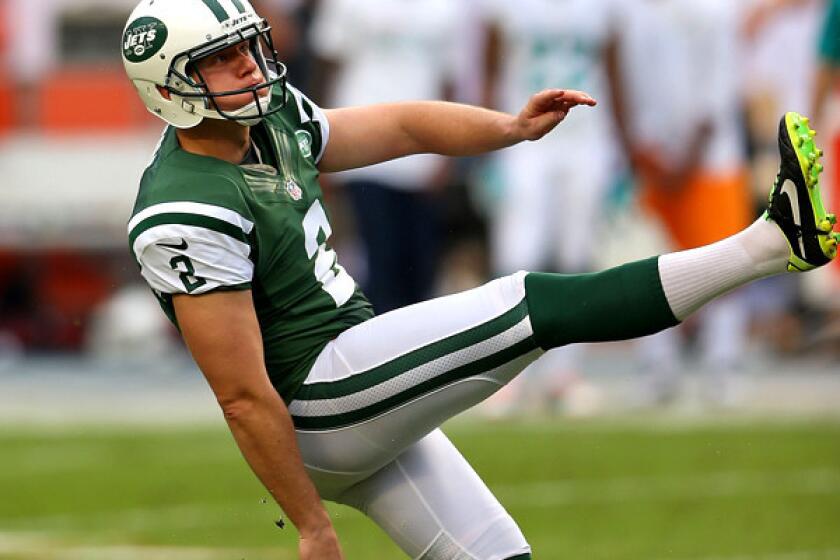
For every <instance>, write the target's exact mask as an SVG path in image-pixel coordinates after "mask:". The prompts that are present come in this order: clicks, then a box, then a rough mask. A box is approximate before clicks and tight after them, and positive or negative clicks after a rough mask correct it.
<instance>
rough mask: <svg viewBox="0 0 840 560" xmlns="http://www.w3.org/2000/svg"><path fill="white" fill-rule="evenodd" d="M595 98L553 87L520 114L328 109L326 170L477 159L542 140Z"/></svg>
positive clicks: (435, 104) (412, 107)
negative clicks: (406, 159)
mask: <svg viewBox="0 0 840 560" xmlns="http://www.w3.org/2000/svg"><path fill="white" fill-rule="evenodd" d="M578 105H588V106H594V105H595V100H594V99H592V98H591V97H589V95H587V94H585V93H583V92H580V91H574V90H561V89H548V90H544V91H541V92H539V93H537V94H535V95H533V96H532V97H531V99H529V100H528V103H527V104H526V105H525V107H524V108H523V109H522V111H521V112H520V113H519V114H518V115H510V114H507V113H500V112H497V111H491V110H489V109H482V108H480V107H473V106H470V105H460V104H457V103H446V102H442V101H417V102H405V103H390V104H382V105H371V106H367V107H351V108H346V109H332V110H328V111H326V115H327V119H328V120H329V125H330V136H329V142H328V143H327V146H326V150H325V152H324V156H323V158H322V159H321V161H320V165H319V167H320V169H321V171H326V172H333V171H343V170H345V169H353V168H356V167H364V166H366V165H372V164H375V163H380V162H383V161H388V160H391V159H396V158H399V157H403V156H407V155H412V154H423V153H432V154H441V155H446V156H472V155H478V154H483V153H486V152H491V151H493V150H499V149H502V148H507V147H508V146H513V145H514V144H518V143H519V142H523V141H525V140H538V139H540V138H542V137H543V136H545V135H546V134H548V133H549V132H551V130H553V129H554V127H556V126H557V125H558V124H560V122H561V121H563V119H565V118H566V115H567V114H568V113H569V111H570V110H571V109H572V108H573V107H576V106H578Z"/></svg>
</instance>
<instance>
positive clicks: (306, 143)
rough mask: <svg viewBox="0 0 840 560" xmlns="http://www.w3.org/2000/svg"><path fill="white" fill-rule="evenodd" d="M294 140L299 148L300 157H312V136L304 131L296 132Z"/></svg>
mask: <svg viewBox="0 0 840 560" xmlns="http://www.w3.org/2000/svg"><path fill="white" fill-rule="evenodd" d="M295 138H296V139H297V143H298V147H299V148H300V155H302V156H303V157H305V158H309V157H312V135H311V134H309V132H307V131H306V130H298V131H297V132H295Z"/></svg>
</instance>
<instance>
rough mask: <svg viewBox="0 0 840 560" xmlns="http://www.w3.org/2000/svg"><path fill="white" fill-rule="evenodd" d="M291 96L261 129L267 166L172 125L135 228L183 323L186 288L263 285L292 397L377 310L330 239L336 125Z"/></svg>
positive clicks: (259, 300)
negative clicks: (317, 364) (218, 150)
mask: <svg viewBox="0 0 840 560" xmlns="http://www.w3.org/2000/svg"><path fill="white" fill-rule="evenodd" d="M282 95H283V94H282V93H276V94H275V95H274V98H273V99H272V108H273V107H276V106H277V105H276V104H278V103H283V98H282ZM286 97H287V100H286V103H285V106H284V108H283V110H281V111H280V112H278V113H276V114H274V115H271V116H269V117H267V118H265V119H264V120H263V122H262V123H260V124H259V125H257V126H255V127H252V128H251V137H252V139H253V140H254V143H255V145H256V147H257V151H258V153H259V154H260V156H261V162H262V163H259V164H249V165H234V164H232V163H229V162H226V161H222V160H219V159H216V158H212V157H206V156H200V155H196V154H192V153H189V152H186V151H184V150H183V149H181V147H180V144H179V142H178V139H177V137H176V135H175V131H174V129H172V128H171V127H169V128H167V129H166V131H165V132H164V135H163V138H162V139H161V143H160V146H159V148H158V150H157V152H156V154H155V157H154V159H153V160H152V162H151V164H150V165H149V167H148V168H147V169H146V171H145V173H144V174H143V178H142V180H141V182H140V191H139V193H138V195H137V202H136V204H135V207H134V212H133V214H132V218H131V221H130V222H129V225H128V232H129V246H130V248H131V251H132V253H133V255H134V257H135V258H136V260H137V262H138V264H139V265H140V271H141V274H142V275H143V278H144V279H145V280H146V281H147V282H148V284H149V286H150V287H151V288H152V291H153V292H154V293H155V295H156V296H157V298H158V300H159V301H160V304H161V307H162V308H163V310H164V312H165V313H166V315H167V316H168V317H169V319H170V320H171V321H172V322H173V323H175V324H176V326H177V321H176V318H175V313H174V309H173V305H172V296H173V295H175V294H193V295H198V294H205V293H207V292H211V291H214V290H248V289H250V290H251V291H252V295H253V300H254V307H255V308H256V312H257V317H258V319H259V323H260V330H261V332H262V338H263V345H264V349H265V364H266V367H267V369H268V374H269V377H270V378H271V382H272V383H273V385H274V387H275V388H276V389H277V391H278V392H279V393H280V394H281V395H282V396H283V398H284V399H285V400H286V401H287V402H289V401H290V400H291V398H292V397H293V395H294V393H295V392H296V390H297V388H298V387H299V386H300V384H301V383H302V382H303V380H304V379H305V377H306V375H307V373H308V371H309V369H310V367H311V366H312V363H313V362H314V361H315V358H316V357H317V356H318V354H319V352H320V351H321V350H322V349H323V347H324V346H325V345H326V344H327V343H328V342H329V341H330V340H332V339H333V338H335V337H336V336H337V335H338V334H339V333H341V332H342V331H344V330H345V329H347V328H349V327H351V326H353V325H356V324H358V323H361V322H363V321H365V320H367V319H369V318H371V317H372V316H373V310H372V307H371V305H370V303H368V301H367V299H366V298H365V296H364V295H363V294H362V293H361V291H360V290H359V288H358V286H357V285H356V283H355V282H354V281H353V279H352V278H351V277H350V275H349V274H348V273H347V272H346V271H345V270H344V268H342V267H341V265H339V264H338V261H337V258H336V254H335V251H333V250H332V249H331V248H330V246H329V245H328V244H327V239H328V238H329V237H330V235H331V234H332V229H331V227H330V223H329V220H328V217H327V213H326V210H325V208H324V206H323V202H322V198H323V194H322V192H321V188H320V185H319V184H318V180H317V178H318V169H317V163H318V161H319V160H320V158H321V156H322V155H323V152H324V149H325V146H326V143H327V141H328V138H329V123H328V122H327V119H326V116H325V115H324V113H323V111H321V109H320V108H318V107H317V106H316V105H315V104H314V103H312V102H311V101H310V100H309V99H308V98H306V97H305V96H304V95H303V94H302V93H300V92H299V91H298V90H296V89H294V88H293V87H291V86H289V87H288V93H287V94H286Z"/></svg>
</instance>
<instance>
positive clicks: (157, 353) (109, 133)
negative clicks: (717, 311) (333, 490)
mask: <svg viewBox="0 0 840 560" xmlns="http://www.w3.org/2000/svg"><path fill="white" fill-rule="evenodd" d="M459 1H461V2H464V3H465V4H467V5H469V9H471V10H473V12H472V15H470V16H469V17H464V19H463V20H461V21H458V22H457V24H458V29H459V31H458V35H459V37H462V38H463V39H464V41H465V42H464V43H463V44H462V45H461V48H460V51H459V53H460V58H459V61H458V63H457V64H458V65H457V68H458V69H459V70H458V71H457V72H456V73H455V76H456V78H457V79H456V80H455V84H454V85H455V88H454V90H453V91H454V93H453V94H452V95H451V96H450V97H451V98H453V99H460V100H465V101H471V102H479V101H480V100H481V98H482V97H481V94H480V91H481V90H482V89H483V84H482V68H484V59H483V56H482V53H483V49H482V37H483V36H484V35H483V33H482V25H483V24H482V18H481V17H480V11H481V3H480V2H478V1H474V2H470V1H468V0H459ZM626 2H627V4H628V5H633V4H636V3H641V2H643V0H626ZM134 3H135V2H134V0H0V558H4V559H20V560H24V559H26V560H35V559H39V560H40V559H56V560H64V559H79V560H95V559H100V558H102V559H106V558H107V559H134V558H137V559H164V558H179V559H216V558H219V559H222V558H224V559H228V558H230V559H239V558H248V559H249V560H250V559H256V560H259V559H263V558H265V559H267V558H273V559H278V558H293V557H294V550H295V537H294V532H293V529H286V530H285V531H279V530H278V529H277V528H276V527H274V523H273V521H275V520H276V519H277V516H278V515H279V512H278V511H277V508H276V506H274V505H272V504H271V503H270V502H267V500H266V497H267V496H266V493H265V491H264V490H262V489H261V488H260V487H259V485H258V483H257V482H256V480H255V479H254V478H253V476H252V475H251V474H250V472H249V471H248V469H247V467H246V466H245V464H244V462H243V461H242V460H241V458H240V457H239V455H238V453H237V451H236V449H235V446H234V444H233V441H232V439H231V438H230V437H229V436H228V435H227V433H226V428H225V426H224V422H223V421H222V419H221V417H220V415H219V413H218V410H217V408H216V405H215V402H214V400H213V397H212V394H211V393H210V391H209V389H208V388H206V386H205V385H204V383H203V380H202V378H201V375H200V373H199V372H198V371H197V370H196V368H195V367H194V365H192V363H191V361H190V358H189V356H188V355H187V353H186V352H185V350H184V349H183V347H182V345H181V344H180V342H179V340H178V337H177V335H176V333H175V332H174V330H173V329H172V328H171V327H170V326H169V325H168V324H166V323H165V321H164V318H163V315H162V313H160V312H159V310H158V308H157V304H156V302H155V300H154V298H153V297H152V296H151V294H150V293H149V292H148V290H147V289H146V287H145V285H144V284H143V283H142V280H141V278H140V276H139V274H138V270H137V266H136V264H135V263H134V262H133V260H132V258H131V256H130V254H129V252H128V248H127V243H126V235H125V224H126V221H127V217H128V216H129V214H130V211H131V205H132V203H133V200H134V196H135V194H136V190H135V189H136V186H137V183H138V179H139V176H140V173H141V171H142V169H143V168H144V166H145V165H146V163H147V162H148V160H149V158H150V157H151V154H152V151H153V147H154V145H155V144H156V140H157V137H158V136H159V134H160V131H161V124H160V123H159V122H158V121H157V120H155V119H154V118H153V117H151V116H150V115H148V113H147V112H146V111H145V108H144V107H143V106H142V105H141V103H140V102H139V100H138V99H137V98H136V95H135V94H134V93H133V90H132V88H131V86H130V84H129V82H128V81H127V80H126V79H125V77H124V74H123V71H122V67H121V63H120V59H119V44H120V37H121V34H122V27H123V25H124V23H125V20H126V18H127V15H128V13H129V12H130V10H131V8H132V7H133V5H134ZM254 4H255V5H257V4H258V3H257V2H254ZM316 4H317V2H306V1H303V0H301V1H296V0H265V1H263V2H260V3H259V7H258V9H261V10H262V11H263V12H264V13H265V14H266V15H269V16H270V18H271V20H272V23H273V26H274V28H275V29H276V30H277V31H276V32H275V41H276V42H277V44H278V48H279V50H280V51H281V57H282V58H284V59H286V60H288V61H289V63H290V64H289V66H290V72H291V77H292V80H293V81H294V82H295V83H296V84H297V85H298V86H299V87H301V89H303V90H305V91H312V92H313V97H314V98H315V100H316V101H317V102H321V103H323V104H325V105H327V106H328V102H327V101H326V97H327V94H326V93H324V91H325V90H324V86H323V81H324V80H325V78H324V76H323V75H322V73H321V72H320V71H319V69H320V68H322V67H325V66H326V65H325V64H323V65H322V64H321V61H319V60H318V59H317V57H316V54H315V53H317V52H319V47H318V45H317V44H313V39H312V38H313V37H315V35H313V34H311V33H310V24H311V22H312V19H313V17H315V16H316V15H317V14H316V12H317V9H318V8H317V6H316ZM745 4H748V5H749V6H750V10H746V9H745V12H749V13H748V15H747V16H745V20H744V22H745V23H744V28H743V32H744V36H743V45H742V46H743V52H741V53H740V54H741V55H742V58H739V59H738V60H739V63H738V69H739V74H740V76H739V77H740V78H743V79H742V80H741V90H740V91H741V92H742V99H741V101H742V114H743V129H744V132H745V135H744V136H745V138H747V139H748V142H747V143H746V144H745V146H744V150H745V153H748V154H750V156H751V159H750V172H751V184H754V185H756V187H755V199H756V201H757V204H758V203H759V202H760V199H761V198H762V197H763V196H765V194H766V185H768V181H771V180H772V174H773V173H774V171H773V166H774V161H775V160H774V159H773V158H774V157H775V156H774V155H773V154H772V150H771V153H770V155H769V156H768V155H767V151H766V150H763V149H762V148H761V147H762V146H764V145H766V144H767V143H768V138H770V145H771V148H772V137H773V135H774V130H773V126H774V125H775V122H776V121H777V119H778V115H779V114H781V112H782V111H783V110H784V109H795V110H799V111H801V112H804V113H811V112H812V109H813V106H812V101H811V100H812V98H813V97H814V91H813V87H814V84H815V83H816V75H817V73H818V70H819V69H820V68H822V67H827V66H830V65H831V64H832V63H831V61H830V60H824V59H821V58H820V54H819V51H818V49H817V45H818V38H819V36H820V33H821V29H822V27H823V22H824V18H825V14H826V11H827V10H828V7H829V4H831V2H821V1H819V0H815V1H803V2H790V4H791V5H790V6H787V7H784V8H780V9H779V10H777V11H773V12H772V13H771V12H770V11H765V10H764V8H765V7H766V6H765V4H766V5H769V4H781V3H780V2H769V1H768V2H764V1H763V0H750V2H745ZM558 9H559V8H558ZM750 26H752V27H750ZM278 35H279V37H278ZM792 37H795V40H792ZM733 56H734V55H733ZM629 71H630V72H631V73H637V74H638V73H642V74H643V73H645V72H650V71H651V70H650V69H649V68H644V67H633V68H630V69H629ZM556 85H558V86H561V87H562V86H563V85H564V84H556ZM708 94H709V95H714V91H711V92H708ZM828 97H829V99H828V100H827V102H826V104H825V106H824V107H822V108H821V110H820V115H821V117H820V119H819V122H818V123H816V126H817V128H818V129H819V130H820V139H821V144H822V145H823V146H824V147H825V148H826V152H827V158H826V159H827V161H826V167H827V173H826V174H825V176H824V177H825V179H824V182H825V184H826V189H827V190H828V191H829V192H831V193H840V187H838V185H840V181H838V177H840V173H838V169H839V168H840V166H838V165H837V164H836V161H837V157H838V156H837V153H838V152H837V147H838V146H840V142H838V139H840V126H838V123H840V119H838V114H840V111H838V109H837V103H836V101H835V100H834V99H833V98H832V96H831V95H829V96H828ZM838 97H840V96H838ZM790 103H794V104H795V105H794V106H790V105H789V104H790ZM768 123H769V124H770V125H773V126H770V127H769V131H768V129H767V127H768ZM485 164H486V162H484V161H478V162H475V161H470V162H460V163H459V165H458V166H457V169H456V170H454V171H452V172H451V173H450V174H449V175H448V176H447V178H448V182H449V183H451V184H450V185H449V188H448V189H447V190H445V191H443V192H439V193H438V197H439V200H438V203H439V205H440V208H441V209H442V214H441V215H442V224H443V226H442V229H441V231H442V232H443V239H442V247H444V248H445V250H444V251H443V252H442V254H441V255H440V256H439V259H438V263H439V266H438V271H437V273H436V277H435V280H434V283H433V285H430V286H429V289H430V290H431V291H432V292H433V293H436V294H442V293H447V292H451V291H453V290H459V289H464V288H467V287H470V286H473V285H476V284H477V283H480V282H483V281H484V280H486V279H487V278H488V277H489V276H491V275H492V274H493V273H492V268H493V267H492V264H491V262H490V261H491V257H489V256H488V251H489V249H488V233H487V232H488V229H489V226H488V220H490V219H491V218H490V216H491V214H492V213H490V212H487V211H486V205H487V199H488V194H487V193H488V192H492V190H493V189H492V186H491V187H488V186H487V183H488V182H489V183H492V181H486V180H484V179H485V178H486V176H487V174H488V173H487V172H486V169H487V167H488V166H487V165H485ZM768 170H769V171H768ZM768 177H769V178H768ZM614 183H615V186H614V188H612V189H611V191H610V194H609V197H607V200H608V202H605V203H604V207H605V208H607V207H608V208H609V215H608V216H605V217H604V219H603V221H602V223H601V224H599V226H598V227H603V228H604V229H603V230H602V231H598V232H596V235H597V236H598V238H599V239H603V243H602V244H601V246H600V250H599V253H598V262H596V263H594V264H595V265H596V267H601V266H606V265H610V264H613V263H617V262H623V261H627V260H631V259H632V258H635V257H638V256H644V255H646V254H649V253H651V252H654V251H662V250H666V249H667V242H666V241H665V240H664V236H663V234H662V232H661V231H660V230H661V228H660V226H658V225H657V224H656V222H655V220H654V219H652V218H650V217H649V216H647V215H645V214H644V212H642V211H641V210H640V208H639V205H638V203H637V202H636V196H635V190H634V189H633V180H632V178H630V179H628V175H627V173H626V172H624V173H619V174H617V175H616V178H615V181H614ZM325 184H326V186H327V196H328V197H329V198H330V199H331V201H330V202H331V208H332V212H333V215H334V221H335V223H336V238H335V243H336V245H337V246H338V252H339V254H340V255H341V258H342V261H343V263H344V264H345V266H346V267H347V268H348V269H349V270H350V271H351V273H353V275H354V276H355V277H357V279H364V278H365V276H366V274H367V268H368V267H367V266H366V265H365V259H364V253H365V251H364V248H363V247H362V244H361V242H360V240H359V236H358V235H357V232H356V227H355V226H354V219H353V216H352V213H351V212H350V210H349V209H348V208H349V207H350V206H351V204H350V202H349V200H348V199H349V197H348V195H347V193H346V192H345V190H343V189H342V188H341V186H340V184H341V183H340V181H339V180H334V179H333V178H326V179H325ZM834 198H835V201H836V202H835V204H834V206H838V205H840V197H838V196H837V195H836V194H835V195H834ZM607 228H612V229H607ZM617 232H620V233H619V234H618V235H617V234H616V233H617ZM838 284H840V267H837V266H835V267H833V269H831V270H825V271H821V272H820V273H818V274H813V275H809V276H808V277H807V278H796V279H793V280H792V281H790V282H782V283H772V282H771V283H765V284H762V285H759V286H757V287H756V288H754V289H751V290H749V291H747V292H746V293H745V295H744V298H745V301H747V302H748V305H747V306H748V308H749V310H750V311H749V330H748V338H747V340H746V343H745V344H744V345H743V347H742V348H741V349H740V350H739V354H738V355H739V359H738V361H737V364H736V366H735V367H733V368H732V372H731V373H730V374H728V375H727V376H726V379H722V377H721V376H720V375H717V374H718V373H720V372H717V371H714V367H713V366H710V365H709V363H708V362H706V361H704V360H702V359H701V357H700V356H699V352H697V347H698V345H699V343H698V341H697V340H696V338H697V336H696V334H692V333H693V330H692V325H688V327H689V328H688V330H687V333H686V336H687V339H688V342H689V344H688V345H687V346H686V347H685V348H684V349H683V350H681V352H680V354H679V362H678V368H677V369H678V370H679V371H678V373H679V376H678V378H677V381H676V383H675V384H674V385H673V387H672V389H673V390H669V391H668V392H667V394H656V395H653V396H651V395H650V394H649V392H648V391H649V389H650V387H649V386H648V385H647V384H646V383H647V381H646V380H647V379H648V377H649V376H648V375H647V374H649V373H650V372H649V371H648V370H649V369H650V368H651V367H654V366H655V364H654V365H651V364H650V363H646V362H645V361H644V360H640V359H639V358H638V352H637V349H636V348H635V347H634V345H632V344H624V343H622V344H610V345H603V346H599V347H597V348H588V349H586V354H585V358H583V359H582V360H581V361H580V362H579V363H578V364H577V365H576V366H575V367H574V370H573V371H572V370H567V371H562V372H558V373H557V375H556V376H554V378H553V379H554V380H553V381H552V382H550V383H549V384H548V387H549V388H548V389H546V385H545V384H543V383H541V382H538V381H536V379H537V378H536V377H535V379H534V380H531V381H529V380H527V379H526V381H524V382H523V383H522V384H520V385H521V386H520V387H518V391H517V393H516V394H515V395H508V396H507V397H504V398H501V399H499V402H495V403H490V404H488V405H487V406H486V407H483V408H480V409H479V410H476V411H471V412H470V413H467V414H465V415H464V416H463V417H461V418H458V419H455V420H454V421H453V422H452V423H451V424H450V425H449V426H448V433H450V435H451V436H452V437H453V439H454V440H455V441H456V443H457V444H459V446H460V447H461V448H462V449H463V451H464V452H465V455H466V456H467V458H468V459H470V460H471V461H472V462H473V463H474V465H475V466H476V468H477V469H478V471H479V472H480V473H481V474H482V475H483V476H484V477H485V478H486V480H487V481H488V482H489V483H490V485H491V487H492V488H493V489H494V490H495V491H496V492H497V493H498V495H499V496H500V498H501V499H502V501H503V503H505V504H506V506H507V507H509V508H510V509H511V511H512V512H513V513H514V515H515V517H517V519H519V520H520V522H521V524H522V526H523V528H524V530H525V532H526V535H528V537H529V538H530V540H531V542H532V544H533V546H534V549H535V552H536V556H535V557H536V558H544V559H554V558H581V559H584V558H585V559H589V558H604V559H606V558H610V559H613V558H615V559H653V560H665V559H673V560H701V559H702V560H713V559H714V560H742V559H753V558H755V559H759V558H762V559H772V560H777V559H778V560H800V559H803V560H805V559H830V558H840V531H838V527H840V406H838V401H840V297H838V296H837V287H838ZM723 385H725V392H724V391H723V389H722V386H723ZM334 512H335V515H336V522H337V526H338V529H339V533H340V535H341V536H342V538H343V540H344V542H345V545H346V551H347V554H348V558H352V559H357V558H358V559H364V560H374V559H375V560H378V559H384V558H397V557H399V556H398V553H397V552H396V549H394V548H393V547H392V545H390V544H389V543H388V542H387V541H386V539H385V537H384V536H383V535H382V534H381V533H379V531H378V530H377V529H376V528H375V527H374V526H373V525H372V524H370V523H369V522H367V521H366V520H365V519H364V518H363V517H361V516H360V515H358V514H356V513H354V512H351V511H349V510H346V509H340V508H337V509H334Z"/></svg>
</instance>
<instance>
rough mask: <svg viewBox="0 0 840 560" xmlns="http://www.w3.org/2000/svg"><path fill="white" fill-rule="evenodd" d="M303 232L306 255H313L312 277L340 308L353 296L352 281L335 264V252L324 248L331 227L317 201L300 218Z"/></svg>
mask: <svg viewBox="0 0 840 560" xmlns="http://www.w3.org/2000/svg"><path fill="white" fill-rule="evenodd" d="M321 232H323V233H324V237H323V241H322V242H320V243H319V242H318V237H319V235H320V234H321ZM303 233H304V237H305V239H306V255H307V256H308V257H309V258H310V259H312V258H313V257H315V279H316V280H317V281H318V282H320V284H321V286H322V287H323V289H324V291H325V292H327V293H328V294H329V295H330V297H331V298H333V300H335V304H336V306H337V307H341V306H342V305H344V304H345V303H347V301H348V300H349V299H350V298H351V297H352V296H353V292H354V291H355V290H356V284H355V282H354V281H353V278H351V277H350V275H349V274H347V271H346V270H344V267H343V266H341V265H340V264H338V256H337V255H336V254H335V251H333V250H332V249H328V248H327V239H329V238H330V236H331V235H332V227H330V222H329V221H328V220H327V214H326V212H324V208H323V207H322V206H321V202H320V201H318V200H316V201H315V202H313V203H312V206H311V207H310V208H309V210H308V211H307V212H306V216H304V218H303Z"/></svg>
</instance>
